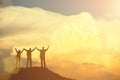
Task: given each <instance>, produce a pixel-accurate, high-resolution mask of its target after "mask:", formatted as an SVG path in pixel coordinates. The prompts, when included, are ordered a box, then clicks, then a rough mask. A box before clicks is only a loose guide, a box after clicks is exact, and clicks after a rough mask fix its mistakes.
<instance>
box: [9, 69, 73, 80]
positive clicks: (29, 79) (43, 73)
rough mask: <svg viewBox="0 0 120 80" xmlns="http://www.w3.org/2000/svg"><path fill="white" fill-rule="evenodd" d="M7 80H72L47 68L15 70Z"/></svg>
mask: <svg viewBox="0 0 120 80" xmlns="http://www.w3.org/2000/svg"><path fill="white" fill-rule="evenodd" d="M9 80H72V79H69V78H65V77H62V76H60V75H59V74H57V73H54V72H52V71H50V70H49V69H47V68H39V67H32V68H20V69H15V70H14V72H13V73H12V75H11V77H10V78H9Z"/></svg>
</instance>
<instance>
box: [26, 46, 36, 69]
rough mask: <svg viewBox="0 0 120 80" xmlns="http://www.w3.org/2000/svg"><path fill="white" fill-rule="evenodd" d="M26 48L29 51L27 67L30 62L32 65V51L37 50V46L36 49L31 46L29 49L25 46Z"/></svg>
mask: <svg viewBox="0 0 120 80" xmlns="http://www.w3.org/2000/svg"><path fill="white" fill-rule="evenodd" d="M24 50H25V51H26V52H27V67H28V64H30V67H32V57H31V56H32V55H31V53H32V52H33V51H34V50H35V48H34V49H31V48H29V50H27V49H25V48H24Z"/></svg>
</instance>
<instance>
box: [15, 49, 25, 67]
mask: <svg viewBox="0 0 120 80" xmlns="http://www.w3.org/2000/svg"><path fill="white" fill-rule="evenodd" d="M15 51H16V53H17V55H16V68H17V67H21V62H20V61H21V53H22V52H23V51H24V49H22V50H17V49H16V48H15Z"/></svg>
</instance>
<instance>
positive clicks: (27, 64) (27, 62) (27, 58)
mask: <svg viewBox="0 0 120 80" xmlns="http://www.w3.org/2000/svg"><path fill="white" fill-rule="evenodd" d="M28 62H29V58H27V67H28Z"/></svg>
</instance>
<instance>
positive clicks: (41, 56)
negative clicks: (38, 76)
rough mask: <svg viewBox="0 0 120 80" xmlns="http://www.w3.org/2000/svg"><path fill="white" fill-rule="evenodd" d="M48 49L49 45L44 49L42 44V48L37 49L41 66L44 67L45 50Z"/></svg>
mask: <svg viewBox="0 0 120 80" xmlns="http://www.w3.org/2000/svg"><path fill="white" fill-rule="evenodd" d="M48 49H49V46H48V48H47V49H44V46H43V47H42V49H38V48H37V50H38V51H40V59H41V67H46V62H45V52H46V51H47V50H48Z"/></svg>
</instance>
